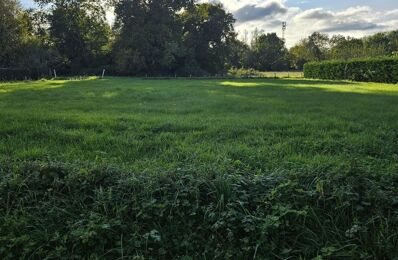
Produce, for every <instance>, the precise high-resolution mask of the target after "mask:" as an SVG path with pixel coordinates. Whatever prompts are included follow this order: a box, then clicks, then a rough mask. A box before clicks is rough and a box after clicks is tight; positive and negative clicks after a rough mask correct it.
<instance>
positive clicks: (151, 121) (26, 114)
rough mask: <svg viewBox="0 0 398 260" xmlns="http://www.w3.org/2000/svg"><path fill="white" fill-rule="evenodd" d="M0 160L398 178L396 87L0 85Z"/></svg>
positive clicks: (116, 82) (305, 83)
mask: <svg viewBox="0 0 398 260" xmlns="http://www.w3.org/2000/svg"><path fill="white" fill-rule="evenodd" d="M0 158H1V160H3V161H4V160H6V161H15V162H17V161H20V160H28V161H29V160H40V161H57V162H67V163H73V164H92V165H97V164H98V165H112V166H115V167H118V168H121V169H128V170H131V171H136V172H148V173H156V172H158V171H173V170H175V169H178V168H180V167H184V168H187V167H188V168H190V169H193V170H195V169H198V170H199V171H212V172H220V173H222V172H225V171H227V169H228V167H229V166H230V165H234V164H239V165H244V166H245V167H244V168H245V169H247V170H248V171H251V172H255V173H256V174H263V173H270V172H277V171H296V172H302V173H303V174H305V173H313V172H337V171H340V170H342V169H344V168H345V167H348V166H349V165H352V164H353V163H354V164H355V165H356V166H357V167H359V168H360V169H361V171H364V172H369V173H376V174H385V173H394V172H395V173H396V172H397V171H398V86H397V85H388V84H375V83H354V82H345V81H341V82H340V81H336V82H334V81H317V80H305V79H266V80H263V79H262V80H144V79H132V78H107V79H103V80H101V79H87V80H80V81H73V80H70V81H64V80H49V81H37V82H19V83H1V84H0Z"/></svg>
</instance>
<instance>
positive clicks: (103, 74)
mask: <svg viewBox="0 0 398 260" xmlns="http://www.w3.org/2000/svg"><path fill="white" fill-rule="evenodd" d="M104 76H105V69H103V70H102V78H104Z"/></svg>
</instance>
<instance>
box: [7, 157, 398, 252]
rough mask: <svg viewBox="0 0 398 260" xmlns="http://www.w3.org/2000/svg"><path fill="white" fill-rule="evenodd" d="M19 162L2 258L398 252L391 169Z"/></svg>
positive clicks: (396, 183) (10, 184)
mask: <svg viewBox="0 0 398 260" xmlns="http://www.w3.org/2000/svg"><path fill="white" fill-rule="evenodd" d="M3 165H4V164H3ZM21 165H22V166H20V167H18V169H15V167H12V166H10V167H2V168H1V175H0V198H1V199H0V244H1V246H0V255H1V256H2V258H3V259H4V258H10V259H12V258H13V259H15V258H32V257H33V258H45V257H47V258H60V257H63V258H79V259H81V258H109V259H117V258H120V257H128V258H134V259H141V258H142V259H147V258H163V259H170V258H181V257H192V258H207V259H217V258H218V259H225V258H235V259H249V258H256V259H264V258H286V257H297V258H298V257H303V258H311V257H316V256H322V257H326V258H328V257H333V258H335V257H347V258H351V259H354V258H355V259H359V258H364V259H365V258H372V259H376V258H377V259H392V258H393V257H396V256H397V248H398V247H397V246H398V235H397V234H398V193H397V187H398V176H396V175H391V176H388V175H385V176H374V175H366V174H363V173H361V172H360V171H357V170H358V169H356V168H355V166H353V165H351V166H348V167H347V168H346V169H345V170H344V171H342V172H341V173H336V174H326V175H324V174H309V175H302V174H300V173H294V172H278V173H274V174H272V173H270V174H263V175H261V176H256V175H253V174H251V173H250V172H247V173H246V174H238V173H236V172H239V171H242V170H243V169H239V167H240V165H239V163H235V164H234V165H232V166H231V168H230V169H229V172H230V174H226V175H219V174H212V173H201V172H196V171H192V170H185V169H178V170H176V171H175V172H160V173H158V174H152V175H148V174H134V173H128V172H120V171H118V170H117V169H116V168H111V167H94V168H90V167H89V166H87V167H85V168H81V166H79V167H78V166H74V165H64V164H59V163H25V164H21Z"/></svg>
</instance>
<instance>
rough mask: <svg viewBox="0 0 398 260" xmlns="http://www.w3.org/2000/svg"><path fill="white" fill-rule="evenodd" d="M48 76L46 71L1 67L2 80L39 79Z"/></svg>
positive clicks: (0, 77) (0, 79)
mask: <svg viewBox="0 0 398 260" xmlns="http://www.w3.org/2000/svg"><path fill="white" fill-rule="evenodd" d="M44 76H46V74H45V72H44V71H40V70H30V69H3V68H0V81H17V80H37V79H40V78H42V77H44Z"/></svg>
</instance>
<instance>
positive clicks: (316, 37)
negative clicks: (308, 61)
mask: <svg viewBox="0 0 398 260" xmlns="http://www.w3.org/2000/svg"><path fill="white" fill-rule="evenodd" d="M307 48H309V51H310V53H311V56H312V58H313V59H314V60H316V61H321V60H324V59H326V57H327V52H328V48H329V37H328V36H327V35H326V34H323V33H318V32H314V33H313V34H311V35H310V36H309V37H308V42H307Z"/></svg>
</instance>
